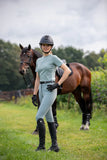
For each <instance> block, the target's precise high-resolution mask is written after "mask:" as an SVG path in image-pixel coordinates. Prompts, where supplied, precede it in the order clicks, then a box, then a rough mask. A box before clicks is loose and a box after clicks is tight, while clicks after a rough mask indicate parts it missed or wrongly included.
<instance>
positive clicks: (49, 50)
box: [42, 49, 51, 54]
mask: <svg viewBox="0 0 107 160" xmlns="http://www.w3.org/2000/svg"><path fill="white" fill-rule="evenodd" d="M50 51H51V49H50V50H49V51H48V52H44V51H43V50H42V52H43V53H45V54H48V53H49V52H50Z"/></svg>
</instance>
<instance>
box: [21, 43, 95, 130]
mask: <svg viewBox="0 0 107 160" xmlns="http://www.w3.org/2000/svg"><path fill="white" fill-rule="evenodd" d="M20 48H21V54H20V60H21V62H20V68H19V72H20V73H21V74H22V75H25V74H26V71H27V69H29V68H31V70H32V73H33V76H34V79H36V74H35V67H36V60H37V59H38V58H40V57H42V55H41V54H40V53H38V52H37V51H35V50H32V49H31V46H30V45H29V46H28V47H25V48H24V47H23V46H22V45H21V44H20ZM69 67H70V68H71V69H72V71H73V74H72V75H70V76H69V77H68V78H67V79H66V80H65V82H64V83H63V85H62V89H61V91H60V94H66V93H72V94H73V95H74V97H75V99H76V101H77V102H78V104H79V106H80V108H81V111H82V126H81V127H80V129H83V130H88V129H89V125H90V118H91V117H92V96H91V72H90V70H89V69H88V68H87V67H85V66H84V65H82V64H80V63H70V64H69ZM58 80H59V77H58V75H57V74H56V82H57V81H58ZM52 110H53V116H54V117H56V101H55V102H54V104H53V106H52ZM55 121H56V123H57V119H56V120H55Z"/></svg>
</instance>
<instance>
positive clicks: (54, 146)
mask: <svg viewBox="0 0 107 160" xmlns="http://www.w3.org/2000/svg"><path fill="white" fill-rule="evenodd" d="M48 128H49V132H50V136H51V140H52V146H51V147H50V148H49V151H55V152H59V147H58V144H57V137H56V128H55V123H54V122H48Z"/></svg>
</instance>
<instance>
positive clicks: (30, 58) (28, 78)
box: [20, 51, 33, 88]
mask: <svg viewBox="0 0 107 160" xmlns="http://www.w3.org/2000/svg"><path fill="white" fill-rule="evenodd" d="M28 53H31V54H32V52H31V51H28ZM26 56H27V57H29V61H28V62H26V61H21V62H20V64H23V63H25V64H28V65H29V67H30V64H31V60H32V58H33V56H32V55H26ZM26 75H27V76H25V75H23V79H24V82H25V85H26V87H28V88H30V87H31V86H32V81H31V79H30V75H29V72H27V74H26ZM28 81H30V84H29V83H28Z"/></svg>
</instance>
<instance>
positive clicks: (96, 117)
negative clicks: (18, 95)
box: [0, 103, 107, 160]
mask: <svg viewBox="0 0 107 160" xmlns="http://www.w3.org/2000/svg"><path fill="white" fill-rule="evenodd" d="M36 112H37V109H36V108H35V107H33V105H32V106H31V107H30V108H29V107H26V106H24V107H22V106H19V105H16V104H13V103H0V160H107V116H106V114H105V113H104V112H100V111H99V112H98V111H97V112H95V113H93V119H92V120H91V126H90V130H89V131H80V130H79V127H80V124H81V114H79V113H77V112H76V113H73V112H71V111H70V110H58V111H57V114H58V121H59V128H58V131H57V137H58V144H59V147H60V152H58V153H54V152H47V151H42V152H35V149H36V147H37V146H38V135H32V132H33V130H34V129H35V114H36ZM45 124H46V123H45ZM50 145H51V139H50V135H49V131H48V128H47V124H46V149H48V148H49V147H50Z"/></svg>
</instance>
